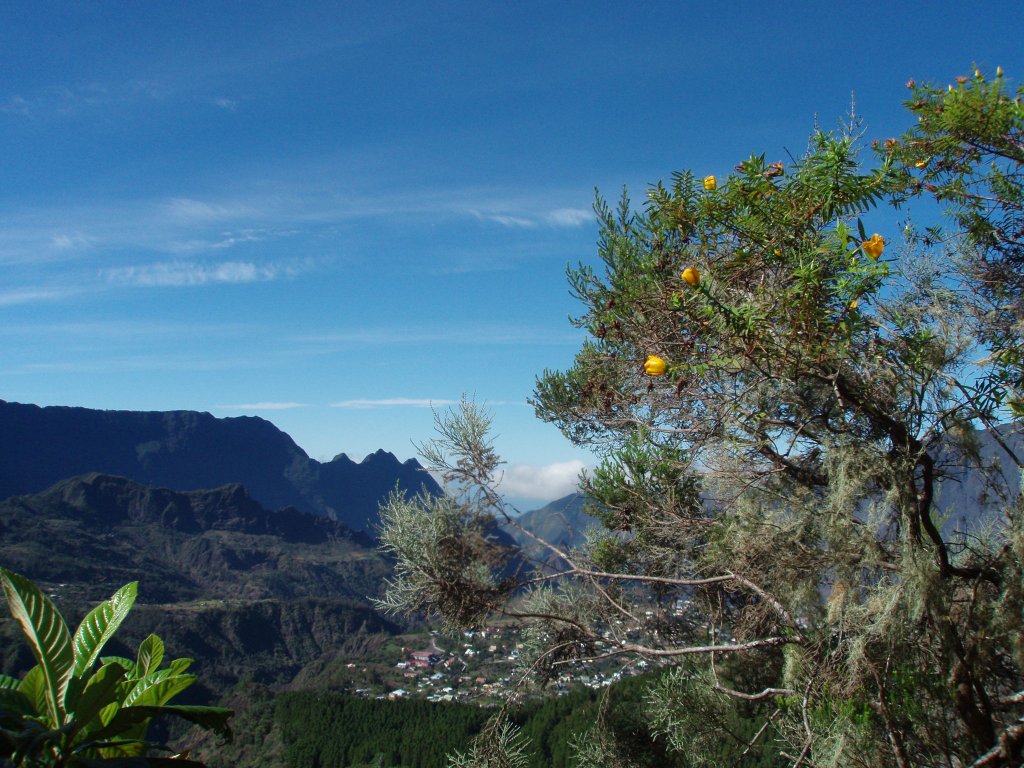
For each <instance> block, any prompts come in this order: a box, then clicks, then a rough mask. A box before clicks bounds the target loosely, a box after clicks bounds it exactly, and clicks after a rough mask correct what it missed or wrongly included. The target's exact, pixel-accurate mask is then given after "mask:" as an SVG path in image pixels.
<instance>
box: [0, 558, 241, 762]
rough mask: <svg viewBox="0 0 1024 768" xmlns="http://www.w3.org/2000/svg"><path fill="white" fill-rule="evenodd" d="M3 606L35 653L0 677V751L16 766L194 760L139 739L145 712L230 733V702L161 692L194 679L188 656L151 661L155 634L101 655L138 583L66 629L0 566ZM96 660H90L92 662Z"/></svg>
mask: <svg viewBox="0 0 1024 768" xmlns="http://www.w3.org/2000/svg"><path fill="white" fill-rule="evenodd" d="M0 585H2V586H3V590H4V594H5V596H6V598H7V605H8V608H9V610H10V613H11V616H12V617H13V618H14V619H15V621H16V622H17V623H18V624H19V626H20V627H21V629H22V632H23V633H24V635H25V637H26V638H27V639H28V641H29V644H30V646H31V648H32V651H33V653H34V655H35V657H36V660H37V661H38V663H37V664H36V666H35V667H33V668H32V669H31V670H30V671H29V672H28V673H27V674H26V675H25V676H24V678H22V679H21V680H20V681H18V680H16V679H15V678H11V677H8V676H4V677H3V678H2V679H0V758H7V759H10V760H13V761H14V762H15V763H16V764H18V765H26V766H92V765H102V764H111V765H124V764H127V763H125V760H126V759H127V758H134V759H135V762H134V763H131V764H133V765H134V764H138V765H163V764H173V765H185V766H187V765H201V763H197V762H196V761H194V760H189V759H188V758H187V756H186V755H172V756H169V757H152V756H149V755H148V754H147V751H148V750H150V749H160V750H163V751H167V748H166V747H164V746H163V745H160V744H157V743H151V742H149V741H147V740H146V732H147V730H148V726H149V723H150V721H151V720H152V719H153V718H154V717H157V716H161V715H172V716H175V717H178V718H181V719H184V720H186V721H188V722H191V723H195V724H198V725H200V726H202V727H204V728H207V729H211V730H215V731H217V732H219V733H222V734H223V735H225V736H230V730H229V729H228V726H227V720H228V718H229V717H230V715H231V711H230V710H227V709H223V708H216V707H197V706H182V705H172V704H169V703H168V702H169V701H170V700H171V699H172V698H174V697H175V696H176V695H177V694H178V693H180V692H181V691H183V690H184V689H185V688H187V687H188V686H190V685H191V684H192V683H193V682H195V680H196V678H195V676H194V675H189V674H185V670H186V669H187V668H188V666H189V665H190V664H191V660H189V659H176V660H174V661H172V662H171V663H170V664H169V665H168V666H167V667H161V666H160V665H161V663H162V661H163V657H164V645H163V642H162V641H161V640H160V638H158V637H157V636H156V635H150V636H149V637H148V638H146V640H145V641H143V643H142V644H141V645H140V646H139V651H138V657H137V659H136V660H134V661H133V660H130V659H125V658H119V657H108V658H103V657H101V653H102V651H103V647H104V646H105V645H106V643H107V641H109V640H110V638H111V637H113V636H114V634H115V633H116V632H117V629H118V627H119V626H120V625H121V623H122V622H123V621H124V619H125V617H126V616H127V615H128V612H129V611H130V610H131V607H132V605H133V604H134V602H135V597H136V593H137V590H138V584H137V583H135V582H133V583H131V584H126V585H125V586H123V587H122V588H121V589H119V590H118V591H117V592H116V593H115V594H114V595H113V596H111V597H110V599H109V600H106V601H105V602H103V603H101V604H100V605H99V606H97V607H96V608H95V609H93V610H92V611H91V612H90V613H89V614H88V615H87V616H86V617H85V619H84V620H83V621H82V623H81V625H80V626H79V627H78V629H77V630H76V632H75V634H74V639H73V640H72V637H71V635H70V633H69V632H68V629H67V625H66V624H65V622H64V619H63V617H62V616H61V615H60V613H59V612H58V611H57V609H56V607H55V606H54V605H53V603H52V602H51V601H50V599H49V598H48V597H47V596H46V595H45V594H44V593H43V592H42V591H41V590H40V589H39V588H38V587H37V586H36V585H35V584H33V583H32V582H31V581H29V580H28V579H26V578H25V577H23V576H20V575H18V574H16V573H13V572H11V571H8V570H7V569H4V568H0ZM98 662H99V663H100V666H99V667H98V668H96V664H97V663H98Z"/></svg>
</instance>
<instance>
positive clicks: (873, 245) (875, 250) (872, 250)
mask: <svg viewBox="0 0 1024 768" xmlns="http://www.w3.org/2000/svg"><path fill="white" fill-rule="evenodd" d="M860 247H861V248H863V249H864V253H866V254H867V255H868V256H870V257H871V258H872V259H877V258H878V257H879V256H881V255H882V251H884V250H885V238H884V237H882V236H881V235H880V234H878V233H877V232H876V233H875V234H873V235H872V236H871V237H869V238H868V239H867V240H865V241H864V242H863V243H861V244H860Z"/></svg>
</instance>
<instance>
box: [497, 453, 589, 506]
mask: <svg viewBox="0 0 1024 768" xmlns="http://www.w3.org/2000/svg"><path fill="white" fill-rule="evenodd" d="M586 466H587V465H586V464H584V463H583V462H582V461H580V460H578V459H573V460H572V461H561V462H556V463H554V464H543V465H540V466H538V465H534V464H512V465H510V466H508V467H506V468H505V473H504V476H503V477H502V479H501V484H500V485H499V486H498V490H499V491H501V493H503V494H504V495H506V496H512V497H514V498H521V499H539V500H542V501H552V500H553V499H560V498H561V497H563V496H568V495H569V494H570V493H574V492H576V491H577V490H578V489H579V477H580V472H582V471H583V470H584V469H586Z"/></svg>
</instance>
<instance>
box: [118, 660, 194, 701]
mask: <svg viewBox="0 0 1024 768" xmlns="http://www.w3.org/2000/svg"><path fill="white" fill-rule="evenodd" d="M195 681H196V676H195V675H175V674H173V673H172V672H171V670H170V669H161V670H158V671H157V672H154V673H152V674H150V675H148V676H147V677H144V678H143V679H142V680H139V682H138V683H136V684H135V687H134V688H132V689H131V691H129V693H128V695H127V696H125V698H124V706H125V707H132V706H160V705H162V704H166V703H167V702H168V701H170V700H171V699H172V698H173V697H174V696H177V695H178V694H179V693H181V692H182V691H183V690H185V689H186V688H188V687H189V686H190V685H192V683H194V682H195Z"/></svg>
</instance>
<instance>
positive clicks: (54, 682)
mask: <svg viewBox="0 0 1024 768" xmlns="http://www.w3.org/2000/svg"><path fill="white" fill-rule="evenodd" d="M0 583H2V584H3V588H4V593H5V594H6V596H7V605H8V607H9V608H10V611H11V616H13V617H14V619H15V620H16V621H17V622H18V624H20V625H21V631H22V632H24V633H25V636H26V637H27V638H28V640H29V644H30V645H31V646H32V652H33V653H34V654H35V656H36V658H37V659H38V660H39V667H40V668H41V669H42V675H43V680H44V686H45V691H46V699H47V702H46V703H47V711H48V713H49V715H50V717H51V718H52V723H51V724H52V725H54V726H59V725H61V724H62V720H63V705H64V693H65V691H66V690H67V685H68V680H69V679H70V678H71V673H72V670H73V668H74V653H73V651H72V649H71V636H70V635H69V634H68V628H67V625H66V624H65V623H64V619H63V618H62V617H61V615H60V613H59V612H58V611H57V608H56V607H55V606H54V604H53V603H52V602H50V598H48V597H47V596H46V595H45V594H43V592H42V590H41V589H39V587H37V586H36V585H35V584H33V583H32V582H31V581H29V580H28V579H26V578H25V577H24V576H19V575H18V574H16V573H13V572H11V571H8V570H7V569H6V568H0Z"/></svg>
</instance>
